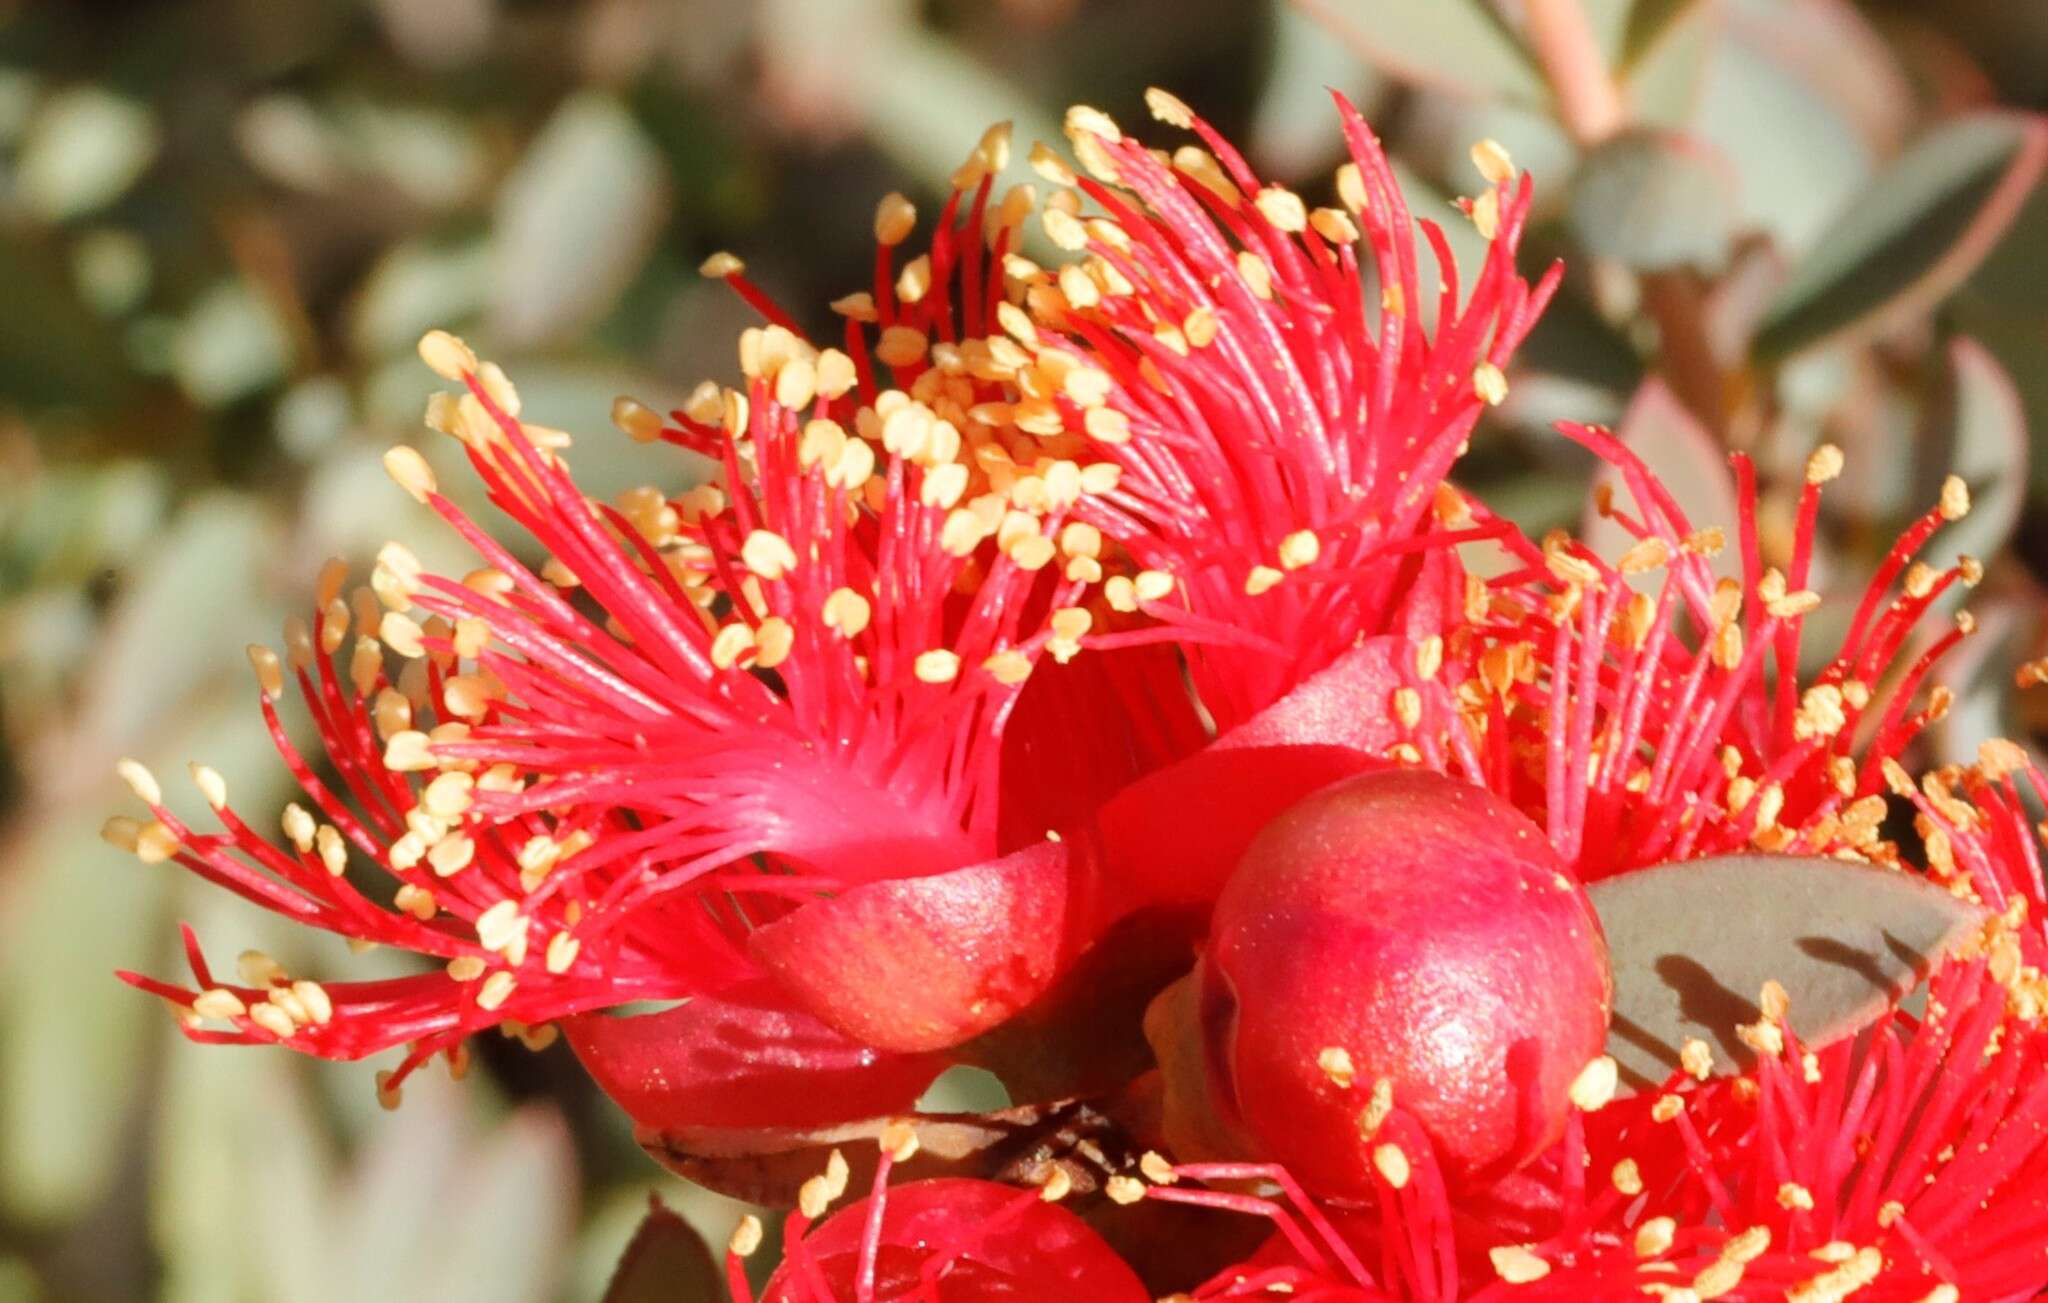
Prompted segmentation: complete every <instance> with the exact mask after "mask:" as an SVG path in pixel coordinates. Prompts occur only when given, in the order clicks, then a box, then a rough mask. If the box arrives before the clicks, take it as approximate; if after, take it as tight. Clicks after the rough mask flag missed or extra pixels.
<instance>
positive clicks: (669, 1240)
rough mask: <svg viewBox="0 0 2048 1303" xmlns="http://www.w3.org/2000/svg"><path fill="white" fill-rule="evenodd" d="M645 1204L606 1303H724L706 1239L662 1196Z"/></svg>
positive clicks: (653, 1198)
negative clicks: (645, 1207) (642, 1214)
mask: <svg viewBox="0 0 2048 1303" xmlns="http://www.w3.org/2000/svg"><path fill="white" fill-rule="evenodd" d="M647 1205H648V1206H647V1216H646V1217H645V1218H644V1219H643V1220H642V1221H641V1223H640V1229H639V1230H637V1231H634V1232H633V1240H632V1243H630V1244H628V1245H627V1246H626V1252H625V1254H624V1255H623V1256H622V1257H620V1259H619V1269H618V1270H617V1271H616V1272H614V1273H613V1274H612V1282H611V1284H610V1285H608V1286H607V1287H606V1288H605V1291H604V1303H720V1301H721V1300H723V1299H724V1298H725V1286H724V1284H723V1283H722V1282H721V1280H720V1278H719V1276H720V1273H719V1270H718V1264H717V1262H716V1261H714V1260H713V1258H712V1256H711V1250H710V1248H709V1247H708V1246H707V1245H706V1244H705V1243H704V1237H703V1236H701V1235H699V1234H698V1233H697V1229H696V1228H695V1227H694V1226H691V1225H690V1223H688V1222H686V1221H684V1220H683V1219H682V1218H681V1217H678V1216H677V1215H676V1214H675V1213H673V1212H671V1211H669V1209H668V1207H667V1205H665V1204H663V1203H662V1202H661V1200H660V1199H659V1198H658V1197H655V1196H651V1195H650V1196H649V1197H648V1200H647Z"/></svg>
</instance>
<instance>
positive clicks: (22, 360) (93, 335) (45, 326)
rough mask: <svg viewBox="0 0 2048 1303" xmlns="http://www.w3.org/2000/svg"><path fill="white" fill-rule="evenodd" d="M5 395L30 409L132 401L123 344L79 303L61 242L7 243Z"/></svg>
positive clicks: (0, 252) (1, 381) (0, 364)
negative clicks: (122, 350)
mask: <svg viewBox="0 0 2048 1303" xmlns="http://www.w3.org/2000/svg"><path fill="white" fill-rule="evenodd" d="M0 285H5V286H6V287H7V311H5V312H0V393H5V394H6V395H7V397H8V400H9V401H10V403H17V404H25V405H29V406H31V407H43V406H64V407H82V408H89V409H95V410H97V409H101V408H105V407H111V406H113V405H114V404H115V403H117V402H119V401H120V399H121V398H123V397H124V396H125V392H126V390H127V389H128V387H129V383H130V376H129V374H128V371H127V368H126V367H124V366H122V365H121V344H120V337H119V336H118V335H117V334H116V333H114V332H113V331H112V330H111V329H110V327H109V325H108V323H107V322H106V321H105V320H103V319H102V318H100V317H98V316H96V315H94V314H93V313H92V312H91V311H88V310H87V309H86V307H85V306H84V305H83V304H81V303H80V302H79V300H78V295H77V293H76V290H75V287H74V286H73V284H72V281H71V278H70V277H69V276H68V275H66V267H65V260H64V257H63V253H62V250H61V249H59V248H57V247H56V246H55V241H54V239H52V240H40V239H35V238H28V237H25V236H17V235H16V234H15V233H12V232H10V233H9V238H7V239H4V240H0Z"/></svg>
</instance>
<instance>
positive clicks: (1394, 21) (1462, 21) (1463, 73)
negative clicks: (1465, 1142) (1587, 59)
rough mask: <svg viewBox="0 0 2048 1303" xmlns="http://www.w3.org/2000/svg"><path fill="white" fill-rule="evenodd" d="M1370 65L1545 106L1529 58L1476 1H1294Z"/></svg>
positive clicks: (1434, 83) (1406, 76)
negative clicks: (1326, 26)
mask: <svg viewBox="0 0 2048 1303" xmlns="http://www.w3.org/2000/svg"><path fill="white" fill-rule="evenodd" d="M1294 3H1295V4H1296V5H1297V6H1298V7H1299V8H1301V9H1302V11H1303V12H1305V13H1307V14H1308V15H1309V16H1310V17H1311V18H1315V19H1317V20H1318V21H1320V22H1322V23H1324V24H1326V25H1328V27H1329V28H1330V30H1332V31H1333V32H1335V33H1336V34H1337V35H1338V36H1339V37H1341V38H1343V39H1344V40H1345V41H1347V42H1349V43H1350V44H1351V46H1352V47H1353V48H1355V49H1356V50H1358V52H1359V53H1360V55H1362V56H1363V57H1364V58H1365V59H1366V60H1367V61H1369V62H1370V63H1372V64H1373V65H1374V66H1375V67H1377V68H1379V69H1380V70H1381V71H1382V72H1385V73H1387V74H1389V75H1390V76H1393V77H1396V78H1399V79H1400V80H1402V81H1412V82H1420V83H1422V84H1424V85H1429V86H1441V87H1444V88H1447V89H1450V90H1455V91H1459V92H1461V93H1463V94H1467V95H1476V96H1480V97H1485V98H1493V97H1500V98H1505V99H1515V100H1521V101H1523V102H1524V103H1529V104H1544V103H1548V102H1549V99H1550V92H1549V90H1548V89H1547V88H1546V87H1545V86H1544V84H1543V77H1542V75H1541V74H1540V73H1539V72H1538V71H1537V70H1536V67H1535V64H1534V63H1533V62H1532V61H1531V60H1530V58H1529V55H1528V52H1527V51H1526V50H1524V49H1523V48H1522V46H1521V44H1520V43H1519V42H1517V41H1516V40H1515V38H1514V37H1513V36H1512V35H1510V34H1509V33H1508V31H1507V29H1506V28H1505V27H1503V26H1502V25H1501V22H1500V20H1499V19H1498V18H1496V17H1495V16H1494V14H1493V11H1492V10H1491V8H1489V7H1488V6H1487V5H1485V4H1483V3H1480V2H1479V0H1294Z"/></svg>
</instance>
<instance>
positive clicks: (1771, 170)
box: [1690, 33, 1873, 253]
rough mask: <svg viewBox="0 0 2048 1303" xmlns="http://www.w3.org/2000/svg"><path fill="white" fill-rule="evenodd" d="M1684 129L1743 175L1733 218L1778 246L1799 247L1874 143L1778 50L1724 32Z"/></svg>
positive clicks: (1855, 176) (1823, 220) (1815, 232)
mask: <svg viewBox="0 0 2048 1303" xmlns="http://www.w3.org/2000/svg"><path fill="white" fill-rule="evenodd" d="M1705 65H1706V66H1705V70H1704V81H1703V84H1702V85H1701V88H1700V91H1699V99H1698V104H1697V108H1696V110H1695V112H1694V114H1693V117H1692V121H1691V124H1690V125H1691V128H1692V129H1693V130H1694V131H1695V132H1697V133H1698V135H1699V136H1700V138H1701V139H1703V140H1705V141H1706V142H1707V143H1709V144H1711V145H1713V146H1714V147H1715V148H1717V149H1719V150H1720V151H1721V153H1722V155H1723V156H1724V157H1726V158H1727V159H1728V160H1729V162H1730V163H1731V164H1732V165H1733V166H1734V168H1735V172H1736V175H1737V176H1738V177H1739V178H1740V179H1741V183H1740V189H1739V191H1738V199H1739V204H1740V207H1739V209H1738V216H1739V218H1740V220H1741V223H1742V225H1743V226H1744V227H1746V228H1754V229H1758V230H1762V231H1763V232H1764V233H1766V234H1768V235H1769V236H1770V237H1771V238H1772V239H1773V240H1775V241H1776V242H1777V244H1778V246H1779V247H1780V248H1781V249H1784V250H1786V251H1787V252H1790V253H1797V252H1801V251H1804V250H1806V249H1807V248H1809V247H1810V246H1812V245H1813V244H1814V243H1815V242H1816V241H1818V240H1821V239H1822V238H1823V236H1825V238H1826V239H1827V241H1828V242H1829V243H1830V244H1832V243H1833V241H1834V239H1835V238H1836V236H1835V234H1834V233H1833V232H1830V231H1829V229H1828V225H1829V222H1830V221H1831V220H1832V219H1833V218H1834V217H1835V216H1836V213H1837V210H1838V209H1840V208H1841V206H1842V205H1843V204H1844V203H1845V202H1846V201H1847V200H1848V199H1849V196H1850V195H1852V194H1853V193H1855V190H1856V187H1857V186H1858V185H1859V184H1861V183H1862V182H1863V181H1864V180H1865V178H1867V177H1868V176H1869V174H1870V169H1871V165H1872V158H1873V153H1872V147H1871V145H1870V143H1869V142H1867V141H1866V140H1864V139H1863V137H1862V136H1861V135H1860V134H1859V133H1858V132H1857V130H1856V127H1855V124H1854V123H1853V122H1851V121H1850V120H1849V119H1848V118H1847V117H1846V116H1845V115H1844V114H1843V113H1842V112H1841V111H1839V109H1838V108H1837V106H1836V105H1835V104H1834V103H1832V102H1831V101H1830V100H1829V99H1828V98H1827V97H1826V96H1824V95H1823V94H1822V93H1821V91H1820V89H1819V88H1818V87H1816V86H1814V85H1813V84H1811V83H1810V82H1808V81H1807V80H1806V79H1805V78H1804V77H1802V76H1801V75H1800V72H1799V71H1798V70H1797V69H1795V68H1793V67H1790V66H1788V65H1787V64H1786V63H1785V62H1784V52H1783V51H1781V50H1777V49H1775V48H1773V47H1771V46H1770V45H1769V44H1768V43H1762V44H1760V43H1758V42H1757V41H1756V40H1754V39H1752V38H1750V37H1749V36H1747V35H1744V34H1739V33H1730V34H1727V35H1726V36H1724V37H1723V39H1721V40H1720V41H1718V42H1717V44H1716V46H1715V48H1714V50H1713V52H1712V53H1711V54H1709V55H1706V56H1705Z"/></svg>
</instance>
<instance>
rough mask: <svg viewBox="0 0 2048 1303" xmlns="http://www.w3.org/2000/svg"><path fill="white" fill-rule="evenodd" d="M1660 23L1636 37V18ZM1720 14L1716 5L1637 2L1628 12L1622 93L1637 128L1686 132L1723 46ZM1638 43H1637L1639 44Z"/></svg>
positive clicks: (1707, 0) (1707, 1) (1701, 0)
mask: <svg viewBox="0 0 2048 1303" xmlns="http://www.w3.org/2000/svg"><path fill="white" fill-rule="evenodd" d="M1652 10H1657V11H1668V12H1664V13H1661V14H1660V18H1661V21H1660V22H1659V24H1658V25H1657V26H1656V27H1655V28H1654V29H1653V30H1649V29H1646V30H1645V31H1643V32H1642V33H1641V34H1640V35H1639V34H1638V32H1637V30H1636V27H1635V17H1636V15H1637V14H1642V13H1648V12H1649V11H1652ZM1721 36H1722V25H1721V9H1720V6H1719V5H1718V4H1716V3H1715V0H1681V2H1670V3H1667V2H1665V0H1641V2H1640V3H1638V4H1636V5H1635V6H1634V7H1633V8H1632V9H1631V10H1630V29H1629V31H1628V33H1627V35H1626V36H1625V38H1624V41H1625V43H1626V44H1627V45H1628V54H1627V60H1628V62H1627V64H1626V67H1625V70H1624V72H1623V73H1622V79H1623V88H1624V91H1625V93H1626V94H1627V96H1628V103H1629V109H1630V113H1631V116H1632V118H1633V120H1634V121H1635V122H1636V123H1637V124H1638V125H1640V126H1645V127H1663V128H1666V129H1672V130H1676V129H1681V128H1690V127H1691V126H1692V125H1693V122H1694V119H1695V116H1696V115H1697V113H1698V111H1699V106H1700V101H1701V98H1702V96H1704V94H1705V93H1706V80H1707V68H1708V65H1709V64H1710V62H1711V61H1712V59H1713V56H1714V53H1715V51H1716V49H1717V48H1718V47H1719V46H1720V44H1721ZM1638 42H1639V43H1638Z"/></svg>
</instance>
